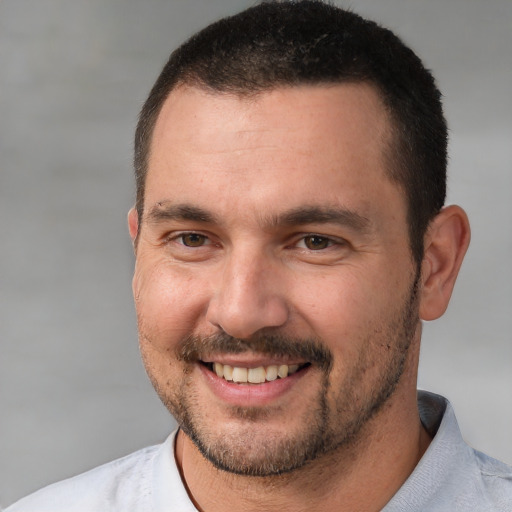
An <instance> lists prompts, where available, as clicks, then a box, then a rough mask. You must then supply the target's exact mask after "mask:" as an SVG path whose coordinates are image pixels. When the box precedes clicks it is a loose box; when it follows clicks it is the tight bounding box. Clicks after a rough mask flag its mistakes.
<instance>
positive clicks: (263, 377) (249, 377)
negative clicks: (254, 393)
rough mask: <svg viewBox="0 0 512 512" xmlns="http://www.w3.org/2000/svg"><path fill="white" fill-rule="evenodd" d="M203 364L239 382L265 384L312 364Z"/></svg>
mask: <svg viewBox="0 0 512 512" xmlns="http://www.w3.org/2000/svg"><path fill="white" fill-rule="evenodd" d="M202 364H203V365H204V366H206V367H207V368H208V369H209V370H210V371H211V372H213V373H215V374H216V375H217V377H219V378H221V379H224V380H226V381H228V382H234V383H237V384H263V383H265V382H272V381H274V380H276V379H285V378H286V377H288V376H290V375H293V374H294V373H297V372H298V371H300V370H303V369H305V368H307V367H308V366H311V363H304V364H290V365H287V364H281V365H269V366H258V367H257V368H245V367H242V366H231V365H229V364H222V363H217V362H214V363H205V362H202Z"/></svg>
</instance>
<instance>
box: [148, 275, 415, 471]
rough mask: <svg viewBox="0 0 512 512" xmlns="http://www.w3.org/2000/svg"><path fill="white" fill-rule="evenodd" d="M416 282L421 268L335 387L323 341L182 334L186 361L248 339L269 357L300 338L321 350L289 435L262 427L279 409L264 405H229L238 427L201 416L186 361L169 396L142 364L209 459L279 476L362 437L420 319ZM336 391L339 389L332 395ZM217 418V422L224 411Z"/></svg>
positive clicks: (223, 466)
mask: <svg viewBox="0 0 512 512" xmlns="http://www.w3.org/2000/svg"><path fill="white" fill-rule="evenodd" d="M418 283H419V272H418V273H417V275H416V276H415V279H414V281H413V284H412V286H411V287H410V289H409V293H408V295H407V296H406V298H405V300H404V301H403V302H402V305H401V307H400V309H398V310H397V312H396V314H395V315H394V316H393V317H392V318H391V319H387V321H386V320H384V321H383V322H381V324H380V325H379V326H376V327H375V328H374V329H373V331H372V332H371V333H369V334H368V335H367V339H365V340H362V343H361V346H362V349H361V350H360V352H359V357H358V360H357V361H356V362H355V364H354V365H353V367H352V370H351V371H349V372H348V373H347V374H346V375H345V377H344V379H343V382H342V384H341V386H339V388H338V389H333V385H332V382H331V380H330V376H331V372H332V360H333V356H332V354H331V352H330V351H329V350H328V349H326V348H325V345H322V342H321V340H298V339H292V338H287V337H284V336H280V335H278V336H272V335H271V334H270V335H267V336H259V337H258V338H254V340H235V339H233V338H231V337H230V336H227V335H225V334H220V335H218V336H215V337H210V338H204V339H198V338H191V337H189V338H186V339H184V340H183V342H182V344H181V347H180V352H179V354H177V356H178V358H181V359H184V358H185V359H186V358H187V357H188V358H190V360H193V358H194V357H196V356H197V350H198V347H201V349H202V350H207V349H208V347H215V348H221V347H222V348H223V349H224V350H226V349H227V350H229V349H228V347H237V346H238V348H234V349H232V350H231V351H232V352H237V351H242V350H244V347H246V346H250V347H252V348H253V349H254V351H255V352H261V353H265V354H268V355H271V356H272V355H273V356H280V355H283V354H289V353H292V354H294V355H297V350H298V351H299V352H301V348H300V347H303V346H305V345H307V346H308V348H307V349H306V350H305V352H306V353H309V354H310V356H311V357H313V355H311V352H310V349H311V350H313V351H314V350H317V351H318V353H319V354H321V355H320V356H319V357H320V359H319V361H320V364H319V368H320V370H321V372H322V377H321V379H320V384H319V386H318V388H319V389H318V392H317V395H316V398H315V399H313V400H311V402H310V404H309V405H308V407H306V412H305V413H304V414H303V416H302V418H300V420H297V418H296V421H295V423H296V424H299V425H300V429H295V430H294V431H293V430H292V431H290V432H287V433H286V435H284V434H283V432H282V431H272V430H271V429H270V430H269V429H267V428H266V424H265V420H266V419H267V418H269V417H271V416H272V415H274V414H279V412H280V411H279V410H272V409H269V408H264V407H253V408H252V407H232V408H231V409H230V416H231V418H232V419H237V420H238V421H237V427H236V428H231V429H229V428H228V429H222V428H217V426H216V424H215V419H214V418H205V417H204V415H203V413H202V407H201V403H200V400H199V399H198V397H197V395H196V393H195V392H194V387H193V381H192V378H191V376H190V373H189V369H190V366H187V363H186V362H185V363H184V364H185V370H184V375H183V379H182V380H181V384H180V385H179V388H178V389H176V390H175V392H173V393H172V395H171V394H169V392H168V390H167V391H166V390H163V389H162V387H161V386H160V384H159V382H158V381H157V379H156V378H154V377H153V376H152V372H151V371H150V368H149V367H148V365H146V369H147V371H148V375H149V377H150V379H151V381H152V383H153V386H154V387H155V389H156V391H157V393H158V395H159V396H160V399H161V400H162V402H163V403H164V405H165V406H166V407H167V409H168V410H169V412H170V413H171V414H172V415H173V416H174V417H175V419H176V421H177V422H178V425H179V426H180V429H181V430H182V431H183V432H184V433H185V434H186V435H187V436H188V437H189V438H190V439H191V440H192V442H193V443H194V444H195V446H196V447H197V448H198V450H199V451H200V453H201V454H202V455H203V456H204V457H205V458H206V459H207V460H208V461H210V462H211V463H212V464H213V466H215V467H216V468H217V469H220V470H224V471H227V472H229V473H232V474H236V475H246V476H253V477H272V476H277V475H283V474H286V473H289V472H291V471H294V470H297V469H299V468H302V467H304V466H306V465H307V464H308V463H310V462H311V461H314V460H317V459H319V458H321V457H323V456H326V455H330V454H333V453H335V452H336V451H339V450H342V449H346V450H347V451H348V450H350V448H351V447H354V446H355V445H356V444H357V443H358V442H359V441H360V437H361V433H362V432H363V427H364V426H365V425H367V424H368V422H369V420H370V419H371V418H373V417H374V416H375V415H376V414H377V413H378V412H379V411H380V410H381V409H382V407H383V406H384V404H386V402H387V401H388V400H389V398H390V397H391V396H392V395H393V393H394V391H395V389H396V387H397V385H398V383H399V381H400V378H401V377H402V375H403V372H404V368H405V365H406V361H407V357H408V354H409V350H410V346H411V343H412V341H413V340H414V336H415V331H416V327H417V325H418V322H419V315H418ZM237 344H238V345H237ZM276 347H277V348H276ZM287 347H289V351H287ZM323 357H324V358H325V359H324V360H323V361H322V358H323ZM143 358H144V353H143ZM144 359H146V358H144ZM306 360H309V359H308V358H306ZM383 361H384V362H383ZM375 367H379V371H378V372H377V375H376V376H375V377H374V378H373V380H372V382H371V383H368V382H367V376H368V374H370V373H371V371H372V369H374V368H375ZM365 379H366V380H365ZM333 394H334V395H336V396H335V400H333V398H332V395H333ZM283 414H286V413H284V412H283ZM287 414H290V412H289V411H288V413H287ZM219 420H220V423H221V425H222V420H223V418H219ZM260 429H261V431H260Z"/></svg>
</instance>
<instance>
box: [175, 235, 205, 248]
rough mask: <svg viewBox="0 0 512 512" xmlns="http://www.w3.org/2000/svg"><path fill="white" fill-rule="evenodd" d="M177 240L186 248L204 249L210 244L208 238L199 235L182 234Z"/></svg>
mask: <svg viewBox="0 0 512 512" xmlns="http://www.w3.org/2000/svg"><path fill="white" fill-rule="evenodd" d="M175 240H176V242H177V243H179V244H181V245H184V246H186V247H202V246H203V245H206V244H207V243H208V237H207V236H205V235H200V234H199V233H182V234H181V235H178V236H177V237H176V238H175Z"/></svg>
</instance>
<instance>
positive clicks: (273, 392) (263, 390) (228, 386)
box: [199, 365, 311, 407]
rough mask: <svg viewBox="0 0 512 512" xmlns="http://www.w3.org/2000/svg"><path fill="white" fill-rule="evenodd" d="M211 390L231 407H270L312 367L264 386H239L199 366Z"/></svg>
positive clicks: (263, 384) (266, 383) (265, 383)
mask: <svg viewBox="0 0 512 512" xmlns="http://www.w3.org/2000/svg"><path fill="white" fill-rule="evenodd" d="M199 368H200V370H201V372H202V375H203V377H204V378H205V379H206V381H207V383H208V386H209V388H210V389H211V390H212V392H213V393H214V394H215V395H216V396H217V397H218V398H220V399H221V400H222V401H224V402H226V403H229V404H231V405H237V406H245V407H257V406H263V405H268V404H270V403H271V402H274V401H275V400H277V399H278V398H280V397H282V396H283V395H285V394H286V393H288V392H289V391H290V390H291V388H292V387H294V386H295V385H296V384H297V383H298V381H299V380H301V379H302V378H303V377H304V376H305V375H306V374H307V373H308V372H309V370H310V368H311V367H310V366H308V367H306V368H303V369H301V370H299V371H297V372H295V373H294V374H292V375H290V376H288V377H286V378H284V379H276V380H273V381H270V382H264V383H262V384H245V383H244V384H237V383H235V382H229V381H227V380H225V379H223V378H221V377H218V376H217V374H216V373H214V372H212V371H210V370H209V369H208V368H206V367H205V366H203V365H199Z"/></svg>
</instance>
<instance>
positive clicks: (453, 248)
mask: <svg viewBox="0 0 512 512" xmlns="http://www.w3.org/2000/svg"><path fill="white" fill-rule="evenodd" d="M469 240H470V228H469V221H468V217H467V215H466V213H465V212H464V210H463V209H462V208H460V207H459V206H448V207H446V208H443V209H442V210H441V212H440V213H439V214H438V215H437V216H436V217H435V218H434V219H433V220H432V222H431V223H430V226H429V229H428V231H427V234H426V235H425V254H424V256H423V261H422V265H421V281H422V289H421V301H420V317H421V319H422V320H435V319H436V318H439V317H440V316H441V315H442V314H443V313H444V312H445V311H446V308H447V307H448V302H449V301H450V297H451V295H452V291H453V287H454V285H455V280H456V279H457V275H458V273H459V269H460V267H461V265H462V260H463V259H464V255H465V254H466V250H467V248H468V246H469Z"/></svg>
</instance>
